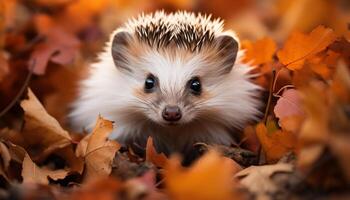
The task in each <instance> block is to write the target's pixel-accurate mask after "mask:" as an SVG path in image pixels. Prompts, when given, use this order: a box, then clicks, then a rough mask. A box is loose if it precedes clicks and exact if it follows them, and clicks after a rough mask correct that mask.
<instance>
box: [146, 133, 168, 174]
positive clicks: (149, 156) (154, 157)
mask: <svg viewBox="0 0 350 200" xmlns="http://www.w3.org/2000/svg"><path fill="white" fill-rule="evenodd" d="M146 161H148V162H151V163H153V164H154V165H155V166H157V167H161V168H164V167H165V165H166V163H167V162H168V159H167V157H166V156H165V155H164V154H163V153H157V151H156V150H155V148H154V146H153V139H152V137H148V139H147V145H146Z"/></svg>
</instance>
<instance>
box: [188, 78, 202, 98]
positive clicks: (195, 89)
mask: <svg viewBox="0 0 350 200" xmlns="http://www.w3.org/2000/svg"><path fill="white" fill-rule="evenodd" d="M189 87H190V89H191V92H192V93H193V94H195V95H200V94H201V91H202V86H201V82H200V81H199V78H198V77H195V78H192V79H191V80H190V81H189Z"/></svg>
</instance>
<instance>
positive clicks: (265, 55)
mask: <svg viewBox="0 0 350 200" xmlns="http://www.w3.org/2000/svg"><path fill="white" fill-rule="evenodd" d="M242 49H243V50H244V51H245V54H244V59H243V62H245V63H249V62H252V64H253V65H260V64H264V63H269V62H271V61H272V58H273V55H274V53H275V51H276V49H277V45H276V43H275V41H274V40H272V39H271V38H269V37H264V38H263V39H260V40H258V41H256V42H250V41H244V42H243V44H242Z"/></svg>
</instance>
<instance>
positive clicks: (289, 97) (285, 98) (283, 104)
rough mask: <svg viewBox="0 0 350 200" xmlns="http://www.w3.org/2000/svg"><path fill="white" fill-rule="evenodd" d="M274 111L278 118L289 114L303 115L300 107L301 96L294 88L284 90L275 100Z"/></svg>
mask: <svg viewBox="0 0 350 200" xmlns="http://www.w3.org/2000/svg"><path fill="white" fill-rule="evenodd" d="M274 113H275V115H276V117H278V118H279V119H284V118H286V117H290V116H303V115H304V112H303V110H302V107H301V98H300V94H299V93H298V91H297V90H295V89H287V90H284V92H283V94H282V96H280V97H279V99H278V101H277V104H276V106H275V108H274Z"/></svg>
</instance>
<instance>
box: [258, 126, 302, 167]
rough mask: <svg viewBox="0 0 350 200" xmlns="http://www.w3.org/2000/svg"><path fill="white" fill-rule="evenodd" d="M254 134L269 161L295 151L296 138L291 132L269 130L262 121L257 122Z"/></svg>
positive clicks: (276, 159)
mask: <svg viewBox="0 0 350 200" xmlns="http://www.w3.org/2000/svg"><path fill="white" fill-rule="evenodd" d="M256 134H257V136H258V138H259V141H260V143H261V146H262V148H263V150H264V152H265V154H266V159H267V161H268V162H269V163H272V162H275V161H278V160H279V159H280V158H282V156H283V155H285V154H286V153H288V152H293V151H295V148H296V142H297V140H296V135H295V134H293V133H290V132H286V131H282V130H277V131H272V132H269V131H268V129H267V128H266V126H265V125H264V124H263V123H259V124H258V125H257V126H256Z"/></svg>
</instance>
